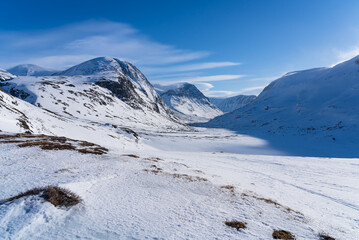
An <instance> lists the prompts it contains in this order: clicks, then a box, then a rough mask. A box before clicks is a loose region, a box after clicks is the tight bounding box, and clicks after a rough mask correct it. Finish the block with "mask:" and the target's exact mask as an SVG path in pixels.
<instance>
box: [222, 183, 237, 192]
mask: <svg viewBox="0 0 359 240" xmlns="http://www.w3.org/2000/svg"><path fill="white" fill-rule="evenodd" d="M221 188H222V189H227V190H229V191H230V192H232V193H233V192H234V189H235V187H234V186H232V185H224V186H221Z"/></svg>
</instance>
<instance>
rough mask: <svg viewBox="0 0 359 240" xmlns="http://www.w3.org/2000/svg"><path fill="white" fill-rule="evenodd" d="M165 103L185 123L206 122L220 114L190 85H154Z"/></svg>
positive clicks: (219, 111)
mask: <svg viewBox="0 0 359 240" xmlns="http://www.w3.org/2000/svg"><path fill="white" fill-rule="evenodd" d="M154 87H155V88H156V90H157V92H158V93H159V94H160V95H161V97H162V99H163V100H164V101H165V103H166V104H167V105H168V106H169V107H170V108H172V109H173V110H175V112H176V114H177V116H178V117H179V118H181V119H184V120H185V121H187V122H203V121H208V120H209V119H212V118H214V117H216V116H219V115H221V114H223V113H222V111H221V110H220V109H218V108H217V107H216V106H215V105H213V104H212V103H211V102H210V101H209V99H208V98H207V97H206V96H204V95H203V93H202V92H201V91H200V90H198V89H197V87H196V86H195V85H193V84H190V83H178V84H173V85H167V86H163V85H159V84H155V85H154Z"/></svg>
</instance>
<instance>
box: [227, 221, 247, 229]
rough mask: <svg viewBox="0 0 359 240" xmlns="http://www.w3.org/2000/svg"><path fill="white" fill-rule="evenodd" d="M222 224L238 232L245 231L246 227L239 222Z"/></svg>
mask: <svg viewBox="0 0 359 240" xmlns="http://www.w3.org/2000/svg"><path fill="white" fill-rule="evenodd" d="M224 224H226V225H227V226H229V227H232V228H235V229H237V230H238V231H239V229H246V228H247V226H246V224H245V223H243V222H240V221H226V222H224Z"/></svg>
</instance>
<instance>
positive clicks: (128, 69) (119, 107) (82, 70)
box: [1, 57, 184, 129]
mask: <svg viewBox="0 0 359 240" xmlns="http://www.w3.org/2000/svg"><path fill="white" fill-rule="evenodd" d="M55 75H56V76H42V77H35V76H19V77H16V78H14V79H11V80H8V81H6V82H4V83H3V84H2V86H1V88H3V89H4V90H6V91H7V92H9V93H10V94H12V95H14V96H16V97H19V98H21V99H23V100H25V101H28V102H30V103H32V104H34V105H36V106H40V107H42V108H45V109H47V110H50V111H52V112H55V113H57V114H59V115H61V116H65V117H67V118H75V119H82V120H84V121H93V122H98V123H101V124H107V123H109V124H115V125H120V126H122V127H129V128H141V129H145V128H159V127H160V128H161V127H164V128H166V129H173V128H183V127H184V126H183V125H182V124H180V123H179V122H178V119H177V118H176V117H175V116H174V115H173V113H172V110H171V109H170V108H169V107H168V106H167V105H166V104H165V103H164V102H163V100H162V98H161V97H160V96H159V95H158V94H157V92H156V91H155V89H154V88H153V86H152V85H151V84H150V83H149V82H148V80H147V79H146V77H145V76H144V75H143V74H142V73H141V71H140V70H139V69H138V68H136V67H135V66H134V65H132V64H130V63H128V62H124V61H120V60H118V59H114V58H108V57H99V58H95V59H91V60H89V61H86V62H84V63H81V64H79V65H76V66H74V67H71V68H69V69H68V70H65V71H63V72H61V73H56V74H55Z"/></svg>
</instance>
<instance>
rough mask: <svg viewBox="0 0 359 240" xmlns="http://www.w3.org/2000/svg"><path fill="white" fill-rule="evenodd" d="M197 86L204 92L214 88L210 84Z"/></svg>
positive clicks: (197, 84) (198, 84)
mask: <svg viewBox="0 0 359 240" xmlns="http://www.w3.org/2000/svg"><path fill="white" fill-rule="evenodd" d="M195 85H196V87H197V88H198V89H199V90H200V91H202V92H206V91H208V90H210V89H212V88H214V86H213V85H212V84H210V83H195Z"/></svg>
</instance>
